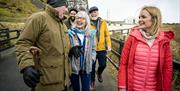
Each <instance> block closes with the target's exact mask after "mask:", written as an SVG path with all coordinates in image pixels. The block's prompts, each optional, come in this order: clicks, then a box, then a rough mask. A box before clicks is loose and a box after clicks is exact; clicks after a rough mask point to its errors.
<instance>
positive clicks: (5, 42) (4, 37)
mask: <svg viewBox="0 0 180 91" xmlns="http://www.w3.org/2000/svg"><path fill="white" fill-rule="evenodd" d="M13 32H15V33H16V36H15V37H11V34H10V33H13ZM19 35H20V32H19V30H9V29H8V28H6V29H0V52H1V51H3V50H6V49H8V48H11V47H13V46H14V45H12V44H11V40H14V39H17V38H18V37H19Z"/></svg>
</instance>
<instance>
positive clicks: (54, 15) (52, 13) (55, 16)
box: [45, 5, 62, 22]
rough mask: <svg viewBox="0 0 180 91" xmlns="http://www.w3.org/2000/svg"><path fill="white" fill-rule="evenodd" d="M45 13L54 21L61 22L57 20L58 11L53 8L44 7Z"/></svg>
mask: <svg viewBox="0 0 180 91" xmlns="http://www.w3.org/2000/svg"><path fill="white" fill-rule="evenodd" d="M45 11H46V12H47V13H48V14H49V15H50V16H51V17H52V18H53V19H55V20H56V21H58V22H59V21H60V22H62V20H61V19H60V18H59V15H58V11H56V10H55V9H54V8H53V7H51V6H50V5H46V8H45Z"/></svg>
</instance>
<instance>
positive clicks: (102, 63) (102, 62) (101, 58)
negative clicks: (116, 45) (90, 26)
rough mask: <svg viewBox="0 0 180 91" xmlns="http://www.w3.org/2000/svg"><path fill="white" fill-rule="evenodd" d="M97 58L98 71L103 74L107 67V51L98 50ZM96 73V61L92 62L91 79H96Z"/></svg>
mask: <svg viewBox="0 0 180 91" xmlns="http://www.w3.org/2000/svg"><path fill="white" fill-rule="evenodd" d="M96 53H97V55H96V59H97V60H98V63H99V67H98V69H97V73H98V74H99V75H101V74H102V73H103V71H104V69H105V68H106V54H107V52H106V51H96ZM95 73H96V61H95V62H94V63H93V64H92V71H91V81H95Z"/></svg>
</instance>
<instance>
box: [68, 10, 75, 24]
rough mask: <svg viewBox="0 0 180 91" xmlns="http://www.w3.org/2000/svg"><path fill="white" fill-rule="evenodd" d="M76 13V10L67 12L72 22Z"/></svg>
mask: <svg viewBox="0 0 180 91" xmlns="http://www.w3.org/2000/svg"><path fill="white" fill-rule="evenodd" d="M76 14H77V13H76V11H71V12H70V13H69V18H70V20H71V21H72V22H74V20H75V15H76Z"/></svg>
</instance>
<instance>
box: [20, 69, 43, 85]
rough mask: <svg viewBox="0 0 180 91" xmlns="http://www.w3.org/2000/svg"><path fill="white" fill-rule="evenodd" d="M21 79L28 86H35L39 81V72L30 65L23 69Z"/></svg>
mask: <svg viewBox="0 0 180 91" xmlns="http://www.w3.org/2000/svg"><path fill="white" fill-rule="evenodd" d="M22 73H23V79H24V82H25V84H26V85H27V86H28V87H31V88H32V87H35V86H36V84H37V83H39V79H40V74H39V72H38V71H37V70H35V69H34V68H33V67H32V66H30V67H26V68H24V69H23V72H22Z"/></svg>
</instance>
